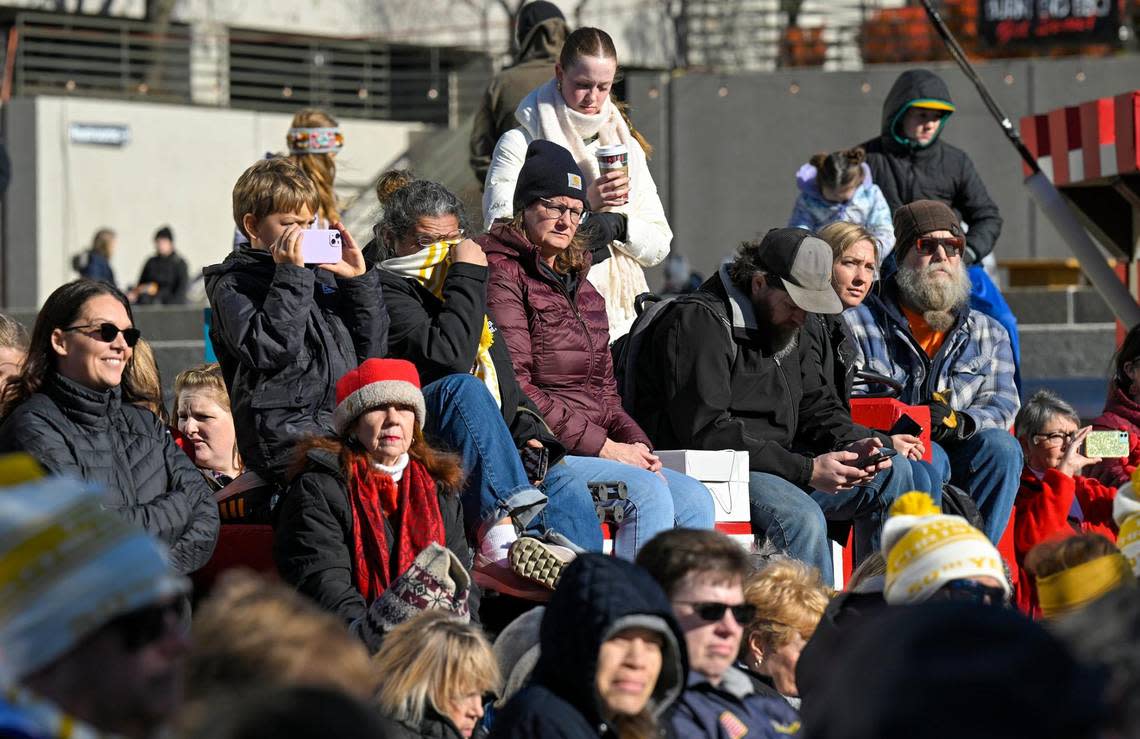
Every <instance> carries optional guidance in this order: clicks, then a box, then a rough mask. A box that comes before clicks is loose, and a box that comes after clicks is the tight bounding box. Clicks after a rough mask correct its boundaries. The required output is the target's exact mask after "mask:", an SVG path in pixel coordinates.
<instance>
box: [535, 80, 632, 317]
mask: <svg viewBox="0 0 1140 739" xmlns="http://www.w3.org/2000/svg"><path fill="white" fill-rule="evenodd" d="M537 103H538V105H537V108H538V127H539V130H538V132H537V135H536V137H535V138H540V139H546V140H547V141H552V142H554V143H556V144H558V145H559V146H561V147H563V148H565V149H566V150H568V151H569V152H570V154H571V155H573V157H574V160H575V161H576V162H578V167H579V169H581V170H582V174H583V175H585V177H586V185H587V187H588V186H589V184H590V183H591V182H593V181H594V180H595V179H597V178H598V177H599V176H600V174H601V172H600V170H599V169H598V160H597V158H596V157H595V156H594V155H593V154H591V153H590V152H589V151H588V150H587V148H586V142H585V140H586V139H591V138H593V137H594V136H595V135H596V136H597V138H598V143H599V144H600V145H602V146H605V145H608V144H617V143H621V144H624V145H625V148H626V151H628V152H629V158H630V160H631V166H630V168H629V169H630V171H631V172H632V171H634V169H635V167H633V166H632V160H633V159H634V158H639V159H644V158H645V152H644V151H643V150H642V148H641V144H639V143H637V139H635V138H633V134H631V133H630V132H629V126H627V125H626V123H625V119H623V118H622V117H621V113H620V112H619V111H618V109H617V106H615V105H614V104H613V101H612V100H610V99H609V97H607V98H606V100H605V103H604V104H603V105H602V109H601V111H600V112H598V113H595V114H594V115H586V114H585V113H579V112H578V111H576V110H574V109H573V108H571V107H569V106H568V105H566V101H565V100H564V99H563V97H562V93H561V92H559V91H558V82H557V80H555V79H552V80H550V81H549V82H547V83H546V84H545V85H543V86H542V87H540V88H538V96H537ZM637 169H641V168H637ZM628 208H629V204H628V203H627V204H626V205H620V206H617V207H608V208H605V209H604V210H606V211H607V212H614V213H625V212H627V210H628ZM615 246H616V247H617V248H615ZM610 254H612V256H611V257H610V259H609V260H607V262H609V266H608V267H605V266H604V265H605V263H603V264H602V265H599V268H604V269H606V279H605V280H600V281H599V280H597V279H596V276H595V275H591V277H594V278H595V279H591V280H590V282H592V283H594V284H595V285H596V286H597V288H598V292H600V293H601V294H602V297H604V298H605V299H606V303H607V304H609V305H614V306H620V307H621V309H622V311H623V312H629V313H632V312H633V310H634V301H635V300H636V299H637V296H638V295H639V294H641V293H643V292H649V285H648V283H646V281H645V272H644V271H642V269H641V265H640V264H638V263H637V260H635V259H634V258H633V257H631V256H629V255H628V254H626V253H625V252H624V251H622V250H621V244H620V243H619V242H614V243H612V244H610ZM591 271H592V270H591ZM611 338H617V337H611Z"/></svg>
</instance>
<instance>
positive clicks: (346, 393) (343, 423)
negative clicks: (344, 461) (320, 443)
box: [333, 359, 427, 436]
mask: <svg viewBox="0 0 1140 739" xmlns="http://www.w3.org/2000/svg"><path fill="white" fill-rule="evenodd" d="M389 403H399V404H401V405H406V406H408V407H410V408H412V409H413V410H415V412H416V420H417V421H419V423H420V428H423V426H424V418H425V416H426V415H427V409H426V407H425V404H424V394H423V393H422V392H421V391H420V373H419V372H417V371H416V366H415V365H414V364H412V363H411V362H409V361H407V360H406V359H366V360H364V364H362V365H360V366H359V367H357V368H356V369H354V370H349V371H348V372H347V373H345V375H344V377H342V378H340V379H339V380H337V383H336V410H335V411H333V427H334V428H336V432H337V433H338V434H340V435H342V436H343V435H344V433H345V431H347V430H348V427H349V426H351V425H352V423H353V421H355V420H356V419H357V418H359V417H360V415H361V414H362V413H367V412H368V411H370V410H372V409H373V408H379V407H380V406H383V405H387V404H389Z"/></svg>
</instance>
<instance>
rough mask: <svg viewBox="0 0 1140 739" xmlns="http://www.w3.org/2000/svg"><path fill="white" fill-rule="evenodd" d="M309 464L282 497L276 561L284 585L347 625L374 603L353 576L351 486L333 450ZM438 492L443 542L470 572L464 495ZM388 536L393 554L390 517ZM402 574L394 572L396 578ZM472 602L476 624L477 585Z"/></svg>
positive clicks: (315, 453)
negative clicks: (461, 499) (349, 496)
mask: <svg viewBox="0 0 1140 739" xmlns="http://www.w3.org/2000/svg"><path fill="white" fill-rule="evenodd" d="M306 462H307V467H306V468H305V470H304V472H302V473H301V474H300V475H298V476H297V477H296V478H294V479H293V481H292V482H291V483H290V484H289V489H288V491H287V492H286V493H285V495H284V496H282V498H281V504H280V506H279V507H278V515H277V522H276V523H275V524H274V527H273V531H274V534H273V559H274V561H276V563H277V570H278V572H280V573H281V578H282V579H283V580H285V582H287V583H289V584H290V585H292V586H293V587H295V588H297V590H298V591H300V592H301V593H302V594H304V595H307V596H308V597H310V598H312V599H313V600H314V601H316V602H317V604H318V605H320V606H321V607H322V608H324V609H325V610H327V611H330V612H332V613H334V614H336V615H337V616H339V617H340V618H342V619H343V620H344V622H345V624H351V623H352V622H353V621H356V620H357V619H359V618H361V617H363V616H364V615H365V613H367V611H368V606H369V605H370V604H369V603H367V602H366V601H365V600H364V596H363V595H362V594H361V593H360V591H359V590H357V589H356V580H355V578H354V576H353V553H352V527H353V516H352V506H351V505H350V504H349V500H348V483H347V481H346V480H345V476H344V471H343V470H342V469H341V466H340V460H339V459H338V457H337V455H335V454H333V453H332V452H329V451H324V450H320V449H314V450H310V451H309V452H308V454H307V457H306ZM437 494H438V497H439V510H440V513H441V514H443V528H444V538H445V539H446V541H445V542H442V543H443V544H444V545H445V546H446V547H447V548H448V549H450V550H451V551H452V552H454V553H455V556H457V557H458V558H459V561H460V562H462V563H463V566H464V567H466V568H467V569H468V571H470V569H471V567H472V565H473V563H474V557H473V555H472V553H471V548H470V547H469V546H468V545H467V537H466V535H465V534H464V529H463V507H462V505H461V504H460V502H459V495H458V494H456V493H454V492H448V491H445V490H443V489H438V490H437ZM384 533H385V536H386V537H387V541H388V549H389V553H391V550H392V547H393V546H394V545H395V542H396V537H395V534H394V532H393V531H392V527H391V525H390V524H389V522H388V519H386V518H385V519H384ZM401 574H402V573H399V572H391V573H389V575H390V576H391V579H392V580H395V579H396V578H397V577H398V576H399V575H401ZM467 604H468V607H469V608H470V609H471V618H472V620H474V621H476V622H477V621H478V620H479V588H478V586H476V585H475V584H474V583H472V584H471V590H470V592H469V593H468V596H467Z"/></svg>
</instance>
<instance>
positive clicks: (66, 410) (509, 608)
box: [0, 0, 1140, 739]
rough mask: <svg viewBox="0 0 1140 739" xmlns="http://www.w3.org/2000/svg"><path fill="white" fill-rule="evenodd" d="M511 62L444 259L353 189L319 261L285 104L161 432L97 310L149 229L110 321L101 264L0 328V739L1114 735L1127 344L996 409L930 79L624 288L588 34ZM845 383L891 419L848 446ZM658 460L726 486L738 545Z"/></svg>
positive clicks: (540, 42)
mask: <svg viewBox="0 0 1140 739" xmlns="http://www.w3.org/2000/svg"><path fill="white" fill-rule="evenodd" d="M517 40H518V42H519V50H520V51H519V63H518V65H517V66H515V67H511V68H508V69H507V70H505V71H504V73H503V76H502V78H501V79H498V80H496V82H494V83H493V84H492V86H491V88H490V90H489V91H488V95H487V99H486V100H485V104H486V110H484V111H482V112H481V113H480V115H479V117H478V119H477V120H478V125H477V126H476V129H475V134H474V137H473V140H472V162H473V165H475V167H476V171H477V172H482V175H483V180H484V184H485V195H484V200H483V213H482V214H481V217H482V222H483V228H482V229H479V228H478V227H473V226H472V223H471V220H470V218H469V216H468V214H467V213H466V212H465V210H464V206H463V204H462V202H461V200H460V199H459V198H458V197H457V196H456V195H455V194H454V193H452V192H450V191H449V190H448V189H447V188H446V187H444V186H443V185H441V184H439V183H436V182H431V181H427V180H422V179H418V178H416V177H415V175H414V174H413V173H411V172H408V171H392V172H388V173H386V174H385V175H384V176H383V177H381V178H380V180H379V182H378V183H377V197H378V199H379V202H380V206H381V216H380V218H379V220H378V222H377V223H376V224H375V228H374V229H373V236H374V238H373V239H372V240H371V241H370V242H369V243H367V244H365V245H364V246H363V247H361V246H360V245H359V244H358V243H357V242H356V240H355V239H354V238H353V236H352V234H351V233H350V232H349V231H348V230H347V229H346V228H345V227H344V225H343V224H342V223H341V222H340V216H339V213H338V204H337V200H336V196H335V191H334V189H333V186H334V180H335V171H336V170H335V156H336V153H337V152H338V151H339V150H340V149H341V148H342V147H343V146H344V144H345V141H344V138H343V136H342V135H341V133H340V130H339V128H338V126H337V123H336V121H335V120H334V119H333V118H331V117H330V116H328V115H327V114H324V113H322V112H320V111H313V110H306V111H302V112H301V113H299V114H298V115H297V116H296V117H295V118H294V120H293V125H292V127H291V128H290V130H289V132H288V135H287V144H288V146H289V154H288V155H287V156H268V157H266V158H265V159H262V160H260V161H257V162H255V163H253V164H252V165H251V166H249V167H248V168H247V169H245V171H244V172H243V173H242V175H241V176H240V177H239V178H238V180H237V182H236V183H235V185H234V188H233V192H232V204H233V218H234V224H235V229H236V232H237V236H236V237H235V240H234V241H235V245H234V249H233V251H232V252H231V253H230V254H229V255H228V256H227V257H226V258H225V259H224V260H223V261H222V262H220V263H218V264H214V265H211V266H209V267H207V268H206V269H205V270H204V273H203V274H204V289H205V293H206V295H207V297H208V300H209V303H210V307H211V309H212V315H213V321H212V323H211V326H210V341H211V343H212V345H213V349H214V351H215V353H216V355H217V359H218V361H217V362H216V363H211V364H203V365H200V366H194V367H188V368H186V369H185V370H184V371H182V372H180V373H179V374H178V375H177V377H176V378H175V380H174V383H173V389H174V404H173V408H172V412H171V413H168V411H167V408H166V406H165V403H164V399H163V385H162V382H161V380H160V378H159V376H158V370H157V366H156V364H155V361H154V356H153V353H152V352H151V351H150V348H149V347H148V345H147V344H146V341H145V339H143V338H142V336H141V332H140V331H139V329H138V328H136V327H135V322H134V317H133V305H134V304H136V303H146V302H170V301H168V300H166V297H165V296H167V295H168V294H170V295H173V294H175V292H177V290H176V289H175V288H173V287H171V286H170V285H171V282H176V283H180V284H182V285H183V286H184V285H185V283H186V276H185V264H184V263H182V267H181V276H179V274H178V273H179V269H178V267H177V263H178V262H180V261H181V260H180V258H178V257H176V255H174V252H173V235H172V234H171V232H170V229H169V228H164V229H160V231H159V232H158V233H157V234H156V235H155V241H156V251H157V255H156V256H155V257H154V258H152V260H151V261H150V262H148V265H147V267H146V268H145V269H144V273H143V276H142V277H140V280H139V283H138V285H137V286H136V287H135V288H133V289H132V290H130V291H128V292H126V293H124V292H122V291H120V290H119V289H118V288H117V287H116V286H115V284H114V277H113V275H111V274H110V273H109V264H108V263H107V257H108V256H109V253H110V249H112V248H113V242H114V234H113V233H110V232H101V235H98V236H97V237H96V242H95V244H94V245H93V248H92V250H91V255H90V259H89V260H88V261H87V266H88V267H90V268H92V269H93V270H94V271H92V272H91V273H90V274H89V275H87V276H85V277H84V278H81V279H78V280H75V281H73V282H69V283H67V284H65V285H63V286H61V287H59V288H58V289H57V290H55V291H54V292H53V293H52V294H51V295H50V296H49V297H48V298H47V300H46V301H45V303H44V305H43V306H42V308H41V310H40V312H39V314H38V315H37V317H36V320H35V323H34V325H33V326H32V328H31V332H30V334H29V333H28V332H27V331H26V330H25V329H24V328H23V327H21V326H20V325H19V324H18V323H16V322H15V321H13V320H11V319H9V318H7V317H5V316H2V315H0V453H3V456H0V603H2V604H3V605H2V606H0V688H3V690H2V692H0V736H12V737H63V736H97V735H104V734H108V735H121V736H126V737H149V736H156V735H176V736H186V737H198V736H211V737H218V736H222V737H235V738H236V737H261V736H266V737H268V736H274V737H279V736H287V737H291V736H297V737H301V736H328V735H337V736H340V735H343V736H367V737H436V738H439V739H443V738H445V737H471V736H489V737H548V736H557V737H620V738H622V739H625V738H627V737H628V738H630V739H649V738H650V737H660V736H676V737H716V738H720V737H727V738H731V739H737V738H739V737H743V736H763V737H782V736H805V737H829V738H830V737H852V738H856V737H858V738H860V739H872V738H875V739H882V738H886V737H943V736H945V737H951V736H953V737H960V736H974V737H1010V736H1034V737H1056V738H1057V739H1061V738H1065V739H1073V738H1076V737H1088V738H1089V739H1093V738H1094V737H1102V738H1103V737H1114V736H1132V735H1135V733H1136V732H1137V731H1140V701H1138V700H1137V698H1136V696H1137V695H1140V690H1138V689H1140V669H1138V665H1140V656H1138V655H1137V652H1136V639H1135V636H1136V629H1137V626H1138V625H1140V587H1138V586H1137V585H1138V581H1137V578H1138V576H1140V494H1138V492H1137V491H1140V478H1136V480H1135V481H1133V480H1132V475H1133V473H1134V471H1135V469H1136V467H1137V466H1138V465H1140V410H1138V409H1140V327H1135V328H1133V329H1132V330H1131V331H1130V332H1129V334H1128V336H1127V338H1126V339H1125V341H1124V343H1123V345H1122V346H1121V348H1120V350H1119V352H1118V354H1117V356H1116V359H1115V366H1114V372H1113V376H1112V377H1111V379H1110V381H1109V387H1108V396H1107V397H1108V400H1107V404H1106V407H1105V413H1104V415H1103V416H1102V417H1100V418H1098V419H1096V420H1095V421H1093V423H1092V424H1091V425H1084V426H1082V421H1081V419H1080V418H1079V417H1078V416H1077V414H1076V413H1075V411H1074V410H1073V408H1072V407H1071V406H1070V405H1069V404H1068V403H1066V402H1065V401H1064V399H1062V398H1061V397H1059V396H1058V395H1056V394H1054V393H1051V392H1048V391H1041V392H1038V393H1036V394H1035V395H1033V396H1032V397H1030V398H1028V399H1027V400H1026V402H1024V404H1023V403H1022V401H1021V395H1020V392H1019V387H1020V385H1019V379H1018V377H1017V364H1018V359H1017V348H1016V342H1015V339H1014V337H1015V336H1016V323H1015V322H1014V321H1013V320H1012V316H1011V315H1010V314H1009V313H1008V308H1006V307H1005V306H1004V302H1003V301H1001V300H1000V294H999V293H997V291H996V288H994V287H993V285H992V283H990V282H989V278H988V277H987V276H986V273H985V271H984V269H983V268H982V267H981V264H980V263H981V260H982V258H983V257H985V256H986V255H987V254H988V253H989V252H990V251H992V249H993V248H994V244H995V242H996V241H997V239H998V237H999V234H1000V229H1001V219H1000V216H999V215H998V211H997V207H996V206H995V205H994V204H993V203H992V201H990V199H989V197H988V195H987V194H986V192H985V188H984V186H983V185H982V183H981V180H980V179H979V178H978V176H977V174H976V172H975V171H974V169H973V165H972V164H971V163H970V160H969V157H968V156H967V155H966V154H965V152H963V151H961V150H959V149H956V148H954V147H952V146H950V145H949V144H947V143H945V142H943V141H941V139H940V137H939V136H940V133H941V131H942V129H943V128H944V126H945V125H946V122H947V119H948V118H949V117H950V115H951V114H952V113H953V111H954V104H953V102H952V100H951V98H950V95H949V90H948V89H947V87H946V85H945V83H944V82H943V81H942V80H941V79H939V78H938V77H937V76H936V75H934V74H933V73H931V72H927V71H925V70H912V71H908V72H904V73H903V74H902V75H901V76H900V77H899V80H898V82H897V83H896V84H895V87H894V88H893V89H892V90H891V92H890V94H889V95H888V99H887V101H886V104H885V105H884V117H883V130H882V132H881V135H880V136H878V137H876V138H874V139H872V140H871V141H869V142H867V143H866V144H864V145H862V146H859V147H854V148H849V149H840V150H835V151H832V152H830V153H821V154H819V155H816V156H814V157H812V159H811V161H810V162H809V163H808V164H805V165H804V167H803V168H801V169H800V171H799V173H798V174H797V176H796V179H797V183H798V186H799V191H800V195H799V199H798V200H797V204H796V207H795V209H794V211H793V213H792V216H791V219H790V222H789V224H788V225H787V226H782V227H776V228H772V229H771V230H770V231H768V232H767V233H766V234H765V235H764V236H763V237H762V238H759V239H755V240H750V241H746V242H743V243H742V244H740V245H739V247H738V248H737V249H736V251H735V253H734V254H733V255H732V256H731V257H730V258H729V259H728V260H726V261H725V263H724V264H722V265H721V267H720V268H719V269H718V270H717V272H716V273H715V274H713V275H712V276H711V277H709V278H708V279H707V280H704V281H703V282H701V283H700V284H699V285H693V284H687V283H691V280H689V279H687V278H688V277H689V276H688V275H684V276H682V279H679V280H677V283H678V284H680V285H683V286H684V289H683V290H679V291H678V294H676V295H671V296H651V295H646V293H648V288H647V285H646V281H645V276H644V272H643V269H644V268H646V267H650V266H654V265H656V264H659V263H661V262H662V261H663V260H664V259H665V258H666V256H667V255H669V252H670V250H671V248H674V247H675V245H672V243H671V242H672V231H671V229H670V228H669V224H668V221H667V218H666V216H665V213H664V209H663V207H662V204H661V201H660V199H659V198H658V196H657V191H656V187H655V186H654V184H653V180H652V177H651V175H650V173H649V170H648V168H647V167H646V164H645V162H646V159H647V157H648V156H649V155H650V153H651V150H650V148H649V146H648V143H647V142H645V141H644V139H643V138H642V137H641V136H640V134H638V133H637V131H636V129H635V128H634V126H633V125H632V122H631V120H630V118H629V116H628V115H627V111H626V110H625V108H624V106H622V105H621V104H620V103H618V102H617V101H615V100H614V98H613V96H612V86H613V83H614V79H615V75H616V74H617V69H618V59H617V53H616V51H615V48H614V45H613V42H612V40H611V39H610V37H609V36H608V35H607V34H606V33H605V31H603V30H601V29H596V28H580V29H577V30H575V31H573V32H571V31H570V30H569V29H568V28H567V26H566V22H565V19H564V18H563V17H562V16H561V13H559V12H558V10H557V8H556V7H555V6H553V5H552V4H551V3H548V2H544V1H543V0H537V1H536V2H532V3H530V4H528V5H527V6H525V7H524V9H523V11H522V13H521V14H520V19H519V25H518V38H517ZM524 88H525V89H524ZM602 147H617V149H616V150H618V151H621V150H624V151H625V152H626V154H627V158H626V159H625V160H624V164H623V165H622V166H618V167H612V166H608V165H609V164H612V162H611V161H609V159H612V158H613V156H614V155H613V154H612V152H613V151H614V150H615V149H614V148H607V149H606V151H605V152H604V153H603V154H602V155H599V149H600V148H602ZM618 158H619V159H620V157H618ZM603 159H605V160H606V164H607V166H606V167H604V168H603V167H602V166H601V165H602V160H603ZM314 228H315V229H324V230H331V231H335V232H336V233H337V234H339V240H340V244H341V246H340V250H339V252H338V256H337V257H335V258H324V259H322V260H321V261H317V262H313V261H309V260H307V259H306V250H305V248H304V241H305V234H306V233H307V232H310V230H311V229H314ZM108 244H110V246H108ZM703 246H705V247H707V245H703ZM726 246H727V245H726ZM172 256H173V257H174V258H173V259H172V258H171V257H172ZM100 257H101V259H100ZM151 262H154V264H153V265H152V264H151ZM99 270H103V271H102V272H100V271H99ZM694 288H695V289H694ZM180 289H182V290H183V291H184V288H180ZM172 291H173V292H172ZM182 294H184V292H183V293H182ZM881 392H888V393H891V394H893V395H895V396H896V397H897V398H898V399H899V400H900V401H901V402H902V403H903V404H905V405H906V406H907V407H909V408H910V409H912V410H911V412H912V413H913V414H914V416H915V417H911V416H906V417H905V418H904V419H900V423H896V424H895V425H894V426H893V427H891V428H872V427H869V426H866V425H863V424H861V423H859V422H858V421H857V420H856V418H855V417H853V408H855V407H856V406H857V398H858V397H859V396H860V395H867V394H879V393H881ZM855 415H858V413H856V414H855ZM902 421H909V423H903V422H902ZM1094 428H1095V429H1096V430H1098V431H1121V432H1125V436H1127V443H1125V444H1124V447H1125V448H1124V449H1121V450H1118V451H1119V452H1120V454H1121V456H1119V457H1108V456H1104V457H1103V458H1102V457H1098V456H1096V454H1095V453H1094V451H1095V450H1093V449H1092V448H1091V447H1089V446H1087V445H1086V441H1087V440H1088V439H1089V435H1090V433H1093V429H1094ZM666 449H687V450H711V451H716V450H726V449H728V450H735V451H737V452H743V453H745V454H746V455H747V458H748V480H747V488H748V500H749V514H750V522H751V532H752V537H751V538H752V544H751V546H750V547H748V546H742V545H741V543H740V542H739V541H737V540H734V539H733V538H731V537H729V536H727V535H726V534H724V533H721V532H720V531H717V530H716V529H717V523H718V522H717V507H716V505H715V504H714V498H713V496H712V495H711V493H710V491H709V489H708V487H706V485H705V484H703V483H702V482H701V481H700V480H697V479H695V478H694V477H691V476H689V475H687V474H685V473H684V472H683V471H679V470H674V469H670V468H667V467H665V466H664V465H663V463H662V457H661V456H660V455H659V454H658V451H660V450H666ZM604 532H605V533H608V534H610V535H611V536H610V542H609V546H610V547H611V549H610V551H609V552H608V553H603V552H604V551H605V550H606V546H607V545H606V540H605V537H604V535H603V534H604ZM848 537H850V540H851V547H852V553H853V559H854V564H855V565H856V567H855V569H854V571H853V572H851V573H850V575H849V576H848V577H846V578H843V577H842V573H839V574H840V579H841V580H844V579H845V582H844V586H843V589H841V590H838V591H837V590H836V589H834V588H835V586H836V584H837V578H836V574H837V573H835V572H834V571H833V568H834V565H833V545H834V543H835V542H838V543H839V544H840V545H842V544H843V543H845V542H847V540H848ZM235 564H236V565H241V566H240V567H235V566H234V565H235Z"/></svg>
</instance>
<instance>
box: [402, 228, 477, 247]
mask: <svg viewBox="0 0 1140 739" xmlns="http://www.w3.org/2000/svg"><path fill="white" fill-rule="evenodd" d="M465 235H466V232H465V231H464V230H463V229H462V228H461V229H459V230H458V231H452V232H451V233H449V234H416V235H415V236H414V237H413V238H412V241H414V242H415V243H417V244H419V245H420V246H422V247H423V248H425V249H426V248H427V247H429V246H431V245H432V244H438V243H440V242H442V241H462V240H463V237H464V236H465Z"/></svg>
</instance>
